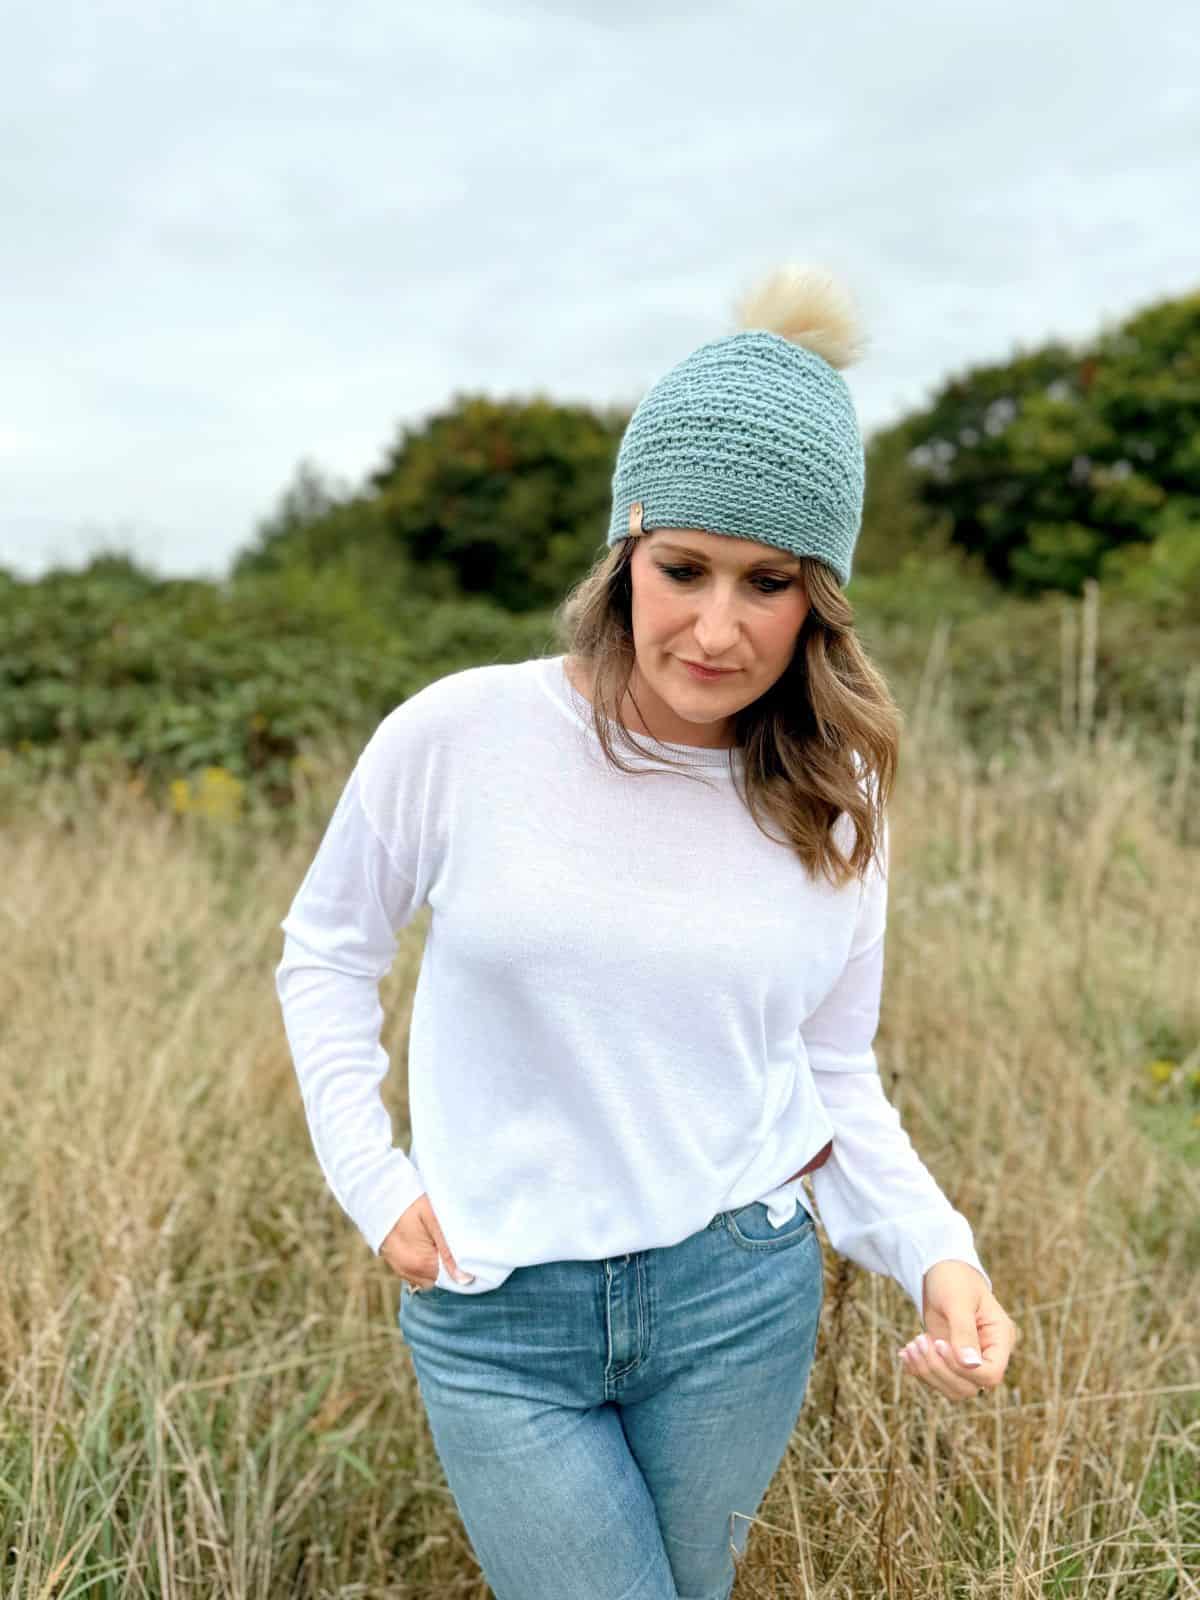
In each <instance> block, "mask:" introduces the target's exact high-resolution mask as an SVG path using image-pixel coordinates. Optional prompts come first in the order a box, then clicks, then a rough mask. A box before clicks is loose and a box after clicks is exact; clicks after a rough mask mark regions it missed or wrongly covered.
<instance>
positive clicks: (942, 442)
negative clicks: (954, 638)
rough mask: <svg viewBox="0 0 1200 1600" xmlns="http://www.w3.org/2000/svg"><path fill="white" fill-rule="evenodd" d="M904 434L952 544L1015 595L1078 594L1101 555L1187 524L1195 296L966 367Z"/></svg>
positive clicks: (1199, 459)
mask: <svg viewBox="0 0 1200 1600" xmlns="http://www.w3.org/2000/svg"><path fill="white" fill-rule="evenodd" d="M904 433H905V435H906V438H907V446H908V452H909V457H908V458H909V461H910V464H911V465H912V466H913V468H914V470H915V471H916V473H917V475H918V477H917V490H916V492H917V495H918V497H919V500H920V501H921V503H922V504H923V505H924V506H925V508H926V509H927V511H928V513H929V515H930V517H931V519H935V520H936V519H939V518H946V519H948V529H949V538H950V540H951V541H952V542H953V543H954V544H957V545H959V546H961V547H962V548H963V549H964V550H966V551H968V552H971V553H973V554H978V555H979V556H980V557H981V558H982V561H983V563H984V566H985V568H986V570H987V571H988V572H989V573H990V574H991V576H992V577H994V578H996V579H997V580H999V581H1000V582H1002V583H1004V584H1006V585H1008V586H1010V587H1012V588H1014V589H1016V590H1017V591H1020V592H1024V593H1028V594H1032V593H1035V592H1037V591H1039V590H1042V589H1060V590H1065V591H1068V592H1071V593H1078V592H1079V590H1080V588H1081V586H1082V583H1083V580H1084V579H1085V578H1088V577H1098V576H1099V575H1100V574H1101V573H1102V572H1103V571H1105V570H1106V565H1105V564H1106V560H1107V558H1108V557H1109V556H1110V555H1111V554H1112V553H1113V552H1114V551H1117V550H1120V549H1122V548H1123V547H1125V546H1130V545H1149V544H1152V543H1153V542H1154V541H1156V540H1157V539H1158V538H1160V537H1161V536H1163V535H1164V534H1166V533H1167V532H1168V530H1170V529H1174V530H1176V532H1175V533H1174V534H1172V537H1173V538H1178V532H1177V529H1178V526H1179V522H1180V519H1181V518H1182V519H1183V520H1184V522H1186V523H1188V524H1190V525H1191V526H1192V527H1195V526H1197V525H1200V293H1196V294H1191V295H1187V296H1184V297H1183V298H1181V299H1178V300H1171V301H1165V302H1162V303H1161V304H1157V305H1154V306H1151V307H1149V308H1148V309H1146V310H1143V311H1141V312H1139V313H1137V314H1136V315H1135V316H1133V317H1131V318H1129V319H1128V320H1127V321H1125V322H1124V323H1123V324H1121V325H1120V326H1118V327H1116V328H1114V329H1111V330H1109V331H1107V332H1105V333H1103V334H1102V335H1101V336H1100V337H1099V338H1098V339H1096V340H1095V341H1093V342H1092V343H1091V344H1090V345H1088V346H1086V347H1084V348H1082V349H1073V348H1072V347H1070V346H1068V345H1066V344H1063V343H1060V342H1057V341H1056V342H1051V343H1049V344H1047V345H1045V346H1044V347H1043V348H1042V349H1040V350H1037V351H1034V352H1032V353H1028V354H1021V355H1018V356H1017V357H1016V359H1014V360H1012V361H1010V362H1008V363H1005V364H1002V365H994V366H988V367H978V368H975V369H973V370H971V371H970V372H968V373H967V374H966V375H965V376H963V377H958V378H954V379H952V380H951V381H950V382H949V383H947V384H946V385H945V387H944V388H943V389H942V390H941V391H940V393H939V394H938V395H937V397H936V398H935V400H934V402H933V404H932V405H931V406H930V407H929V408H928V409H927V410H926V411H924V412H922V413H921V414H919V415H918V416H915V417H913V418H910V419H909V420H908V421H907V422H906V423H905V424H904ZM1107 570H1108V571H1109V572H1112V571H1114V570H1121V569H1117V568H1114V567H1112V566H1111V565H1109V567H1108V568H1107Z"/></svg>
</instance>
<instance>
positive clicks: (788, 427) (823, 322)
mask: <svg viewBox="0 0 1200 1600" xmlns="http://www.w3.org/2000/svg"><path fill="white" fill-rule="evenodd" d="M737 320H738V326H739V330H740V331H739V332H737V333H731V334H727V335H726V336H725V337H724V338H720V339H710V340H709V341H708V342H707V343H706V344H702V345H701V346H700V347H699V349H698V350H694V351H693V352H692V353H691V355H689V356H687V357H685V358H684V360H682V361H680V362H679V363H678V364H677V365H676V366H674V367H672V368H671V370H670V371H669V372H667V373H665V374H664V375H663V376H662V377H661V378H659V379H658V381H657V382H656V383H655V384H654V385H653V387H652V388H651V389H649V390H648V391H647V393H646V394H645V395H644V396H643V397H642V399H641V400H640V401H639V403H638V405H637V408H636V409H635V411H634V413H633V415H632V416H631V417H630V419H629V422H628V425H627V426H626V429H625V433H624V435H623V437H622V439H621V446H620V449H619V451H618V453H617V464H616V469H615V471H614V473H613V480H612V517H611V521H610V524H609V531H608V541H607V542H608V543H609V544H610V545H613V544H616V543H617V542H618V541H619V540H621V539H624V538H625V537H627V536H628V535H629V534H635V535H636V534H640V533H649V532H650V531H651V530H652V529H655V528H701V529H703V530H705V531H706V532H708V533H724V534H729V535H731V536H732V537H734V538H740V539H754V540H758V541H760V542H761V543H763V544H773V545H777V546H778V548H779V549H781V550H788V551H790V552H791V553H792V554H793V555H797V556H815V557H817V558H818V559H819V560H821V561H824V562H825V563H826V565H827V566H829V567H830V568H832V570H833V571H834V572H835V573H836V574H837V577H838V581H839V582H840V583H841V584H842V585H843V587H844V586H845V585H846V584H847V583H848V582H849V581H850V569H851V561H852V557H853V554H854V546H855V543H856V541H857V539H858V533H859V527H860V524H861V520H862V503H863V484H864V465H865V463H864V457H863V445H862V438H861V436H860V434H859V428H858V419H857V417H856V415H855V411H854V402H853V400H852V398H851V395H850V390H849V387H848V386H847V384H846V380H845V379H844V378H843V377H842V375H841V373H840V372H839V371H838V368H840V367H843V366H848V365H849V364H850V362H851V361H853V360H855V359H857V357H858V356H859V355H860V354H861V350H862V344H863V340H862V334H861V331H860V329H859V326H858V322H857V317H856V314H855V312H854V309H853V305H852V303H851V301H850V299H849V296H848V295H847V293H846V291H845V290H844V289H843V288H842V287H841V286H839V285H838V284H837V283H835V282H834V280H833V279H832V278H831V277H830V276H829V274H827V273H825V272H822V271H820V270H819V269H816V268H811V267H807V268H806V267H781V268H779V269H778V270H777V271H775V272H774V273H772V274H771V276H770V277H769V278H767V279H766V281H765V282H764V283H763V284H762V285H761V286H760V287H759V288H758V289H756V290H754V291H752V292H751V293H750V294H748V295H746V296H745V297H744V298H743V299H742V300H741V302H740V303H739V305H738V307H737Z"/></svg>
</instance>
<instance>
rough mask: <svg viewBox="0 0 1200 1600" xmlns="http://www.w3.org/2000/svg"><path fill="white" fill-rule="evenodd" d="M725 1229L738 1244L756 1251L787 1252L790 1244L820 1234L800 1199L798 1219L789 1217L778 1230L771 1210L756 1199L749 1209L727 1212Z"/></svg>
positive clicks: (797, 1205) (797, 1208)
mask: <svg viewBox="0 0 1200 1600" xmlns="http://www.w3.org/2000/svg"><path fill="white" fill-rule="evenodd" d="M725 1226H726V1228H727V1229H728V1230H729V1237H730V1238H731V1239H732V1240H733V1242H734V1243H735V1244H737V1245H740V1246H741V1247H742V1249H743V1250H753V1251H756V1252H757V1251H760V1250H783V1249H786V1247H787V1246H788V1245H790V1244H798V1243H799V1242H800V1240H801V1239H808V1238H811V1237H812V1235H813V1233H814V1232H815V1231H816V1224H815V1223H814V1221H813V1219H812V1217H811V1215H810V1214H809V1213H808V1212H807V1211H806V1210H805V1209H804V1207H803V1206H802V1205H801V1204H800V1202H799V1201H798V1200H797V1202H796V1214H795V1216H792V1217H789V1218H788V1220H787V1221H786V1222H785V1223H783V1224H782V1226H780V1227H778V1228H776V1227H774V1226H773V1225H772V1222H771V1218H770V1215H769V1213H768V1211H767V1207H766V1205H765V1204H764V1203H763V1201H761V1200H752V1201H751V1202H750V1204H749V1205H748V1206H739V1207H738V1209H737V1210H736V1211H727V1212H726V1213H725Z"/></svg>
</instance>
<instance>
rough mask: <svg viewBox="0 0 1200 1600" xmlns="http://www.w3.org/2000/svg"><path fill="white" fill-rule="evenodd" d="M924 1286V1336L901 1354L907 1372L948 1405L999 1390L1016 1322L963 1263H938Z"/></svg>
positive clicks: (910, 1343) (974, 1272) (1015, 1334)
mask: <svg viewBox="0 0 1200 1600" xmlns="http://www.w3.org/2000/svg"><path fill="white" fill-rule="evenodd" d="M923 1286H924V1300H925V1332H924V1333H922V1334H918V1336H917V1337H916V1338H915V1339H913V1340H911V1341H910V1342H909V1343H908V1344H907V1345H905V1347H904V1349H903V1350H902V1351H901V1352H900V1358H901V1361H902V1362H903V1365H904V1368H905V1371H907V1372H911V1373H912V1374H913V1376H914V1377H916V1378H920V1380H921V1382H922V1383H927V1384H928V1385H929V1387H930V1388H931V1389H936V1390H937V1391H938V1393H939V1394H944V1395H945V1396H946V1397H947V1399H950V1400H964V1399H966V1398H967V1397H968V1396H970V1395H974V1394H979V1393H981V1392H982V1391H983V1390H985V1389H995V1388H996V1387H997V1386H998V1385H999V1384H1000V1383H1001V1382H1002V1381H1003V1378H1004V1373H1005V1369H1006V1368H1007V1366H1008V1358H1009V1356H1010V1355H1011V1354H1012V1350H1013V1346H1014V1345H1015V1344H1016V1342H1017V1339H1018V1338H1019V1337H1020V1334H1019V1330H1018V1329H1017V1326H1016V1324H1015V1323H1014V1322H1013V1320H1012V1318H1011V1317H1010V1316H1009V1315H1008V1313H1007V1312H1006V1311H1005V1309H1004V1307H1003V1306H1002V1305H1001V1304H1000V1302H999V1300H997V1299H996V1297H995V1295H994V1294H993V1293H992V1292H991V1290H990V1289H989V1288H988V1286H987V1284H986V1283H985V1282H984V1280H983V1278H982V1277H981V1276H980V1275H979V1273H978V1272H976V1270H975V1268H974V1267H972V1266H968V1264H967V1263H966V1262H965V1261H939V1262H937V1263H936V1264H935V1265H934V1266H932V1267H930V1268H929V1269H928V1271H927V1272H926V1273H925V1278H924V1285H923ZM964 1357H966V1359H965V1360H964V1359H963V1358H964ZM972 1358H975V1359H972Z"/></svg>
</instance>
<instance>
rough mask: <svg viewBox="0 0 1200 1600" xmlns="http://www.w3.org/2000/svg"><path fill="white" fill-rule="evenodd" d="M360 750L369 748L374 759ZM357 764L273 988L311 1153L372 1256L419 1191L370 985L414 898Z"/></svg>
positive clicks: (387, 965)
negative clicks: (384, 1090)
mask: <svg viewBox="0 0 1200 1600" xmlns="http://www.w3.org/2000/svg"><path fill="white" fill-rule="evenodd" d="M373 748H374V747H373V746H369V747H368V749H369V750H371V749H373ZM364 782H365V779H364V775H363V762H362V759H361V758H360V761H359V763H358V765H356V767H355V769H354V771H353V773H352V774H351V776H350V779H349V782H348V783H347V784H346V787H345V789H344V790H343V791H342V795H341V798H340V800H339V801H338V804H337V808H336V809H335V811H334V813H333V816H332V818H331V819H330V822H329V825H328V828H327V829H326V831H325V835H324V837H323V839H322V840H321V844H320V847H319V848H318V850H317V853H316V855H315V857H314V858H313V861H312V864H311V865H310V867H309V869H308V872H307V873H306V875H305V877H304V881H303V882H302V883H301V885H300V888H299V890H298V891H297V893H296V897H295V899H294V900H293V902H292V905H291V909H290V910H289V911H288V913H287V915H286V917H285V918H284V920H283V922H282V923H281V924H280V926H281V927H282V929H283V931H284V934H285V939H284V946H283V959H282V960H281V961H280V963H279V966H278V967H277V968H276V971H275V987H276V992H277V994H278V996H279V1003H280V1006H281V1008H282V1011H283V1021H284V1027H285V1029H286V1032H287V1037H288V1043H289V1045H290V1047H291V1052H292V1059H293V1061H294V1063H295V1068H296V1075H297V1077H298V1079H299V1083H300V1094H301V1098H302V1100H303V1103H304V1112H305V1116H306V1117H307V1119H308V1128H309V1133H310V1135H311V1138H312V1143H313V1148H314V1150H315V1152H316V1156H317V1160H318V1162H319V1163H320V1166H321V1170H322V1172H323V1173H324V1175H325V1179H326V1182H327V1183H328V1185H329V1187H330V1189H331V1190H332V1192H333V1195H334V1197H335V1198H336V1200H337V1202H338V1204H339V1205H340V1206H341V1207H342V1209H343V1210H344V1211H345V1212H346V1214H347V1215H348V1216H349V1217H350V1219H351V1220H352V1221H353V1222H354V1223H355V1225H356V1226H357V1227H358V1229H359V1231H360V1233H362V1235H363V1237H364V1238H365V1239H366V1241H367V1243H368V1244H369V1245H370V1246H371V1249H372V1250H374V1251H376V1252H378V1250H379V1247H380V1245H381V1244H382V1243H383V1241H384V1240H385V1239H386V1237H387V1235H388V1234H389V1233H390V1232H391V1230H392V1227H393V1226H394V1225H395V1223H396V1222H397V1221H398V1219H399V1218H400V1216H401V1215H402V1214H403V1212H404V1211H406V1210H407V1209H408V1207H409V1206H410V1205H411V1204H412V1203H413V1201H414V1200H416V1199H417V1198H418V1197H419V1196H420V1195H421V1194H423V1193H424V1190H425V1185H424V1183H423V1182H422V1181H421V1178H420V1176H419V1175H418V1173H417V1170H416V1168H415V1167H414V1166H413V1164H412V1162H411V1161H410V1160H409V1158H408V1156H407V1155H406V1154H405V1153H404V1151H403V1150H400V1149H398V1148H396V1147H394V1146H393V1144H392V1124H391V1118H390V1117H389V1115H388V1111H387V1107H386V1106H385V1105H384V1103H383V1099H382V1097H381V1095H380V1092H379V1091H380V1085H381V1083H382V1082H383V1079H384V1077H385V1076H386V1075H387V1070H388V1056H387V1052H386V1051H385V1050H384V1048H383V1046H382V1044H381V1043H380V1030H381V1027H382V1024H383V1009H382V1006H381V1004H380V1000H379V980H380V979H381V978H383V977H384V976H385V975H386V974H387V973H388V972H389V971H390V969H391V966H392V962H393V960H394V958H395V954H396V949H397V941H396V937H395V935H396V932H397V931H398V930H399V929H401V928H402V927H404V926H405V924H406V923H408V922H410V921H411V920H412V918H413V917H414V916H415V915H416V913H417V911H418V909H419V908H420V904H421V902H422V901H423V899H424V895H423V894H422V893H420V892H418V889H417V886H416V884H415V883H414V881H413V880H414V877H419V876H423V874H418V873H417V872H416V871H415V870H414V872H413V873H411V874H409V873H406V872H404V871H403V870H402V869H401V867H400V865H398V863H397V862H396V861H395V860H394V859H393V858H392V855H391V854H390V853H389V851H388V849H387V847H386V846H385V844H384V842H383V839H382V838H381V837H380V835H379V833H378V832H377V831H376V828H375V827H374V826H373V825H372V823H371V821H370V820H369V818H368V815H367V813H366V811H365V810H364V806H363V798H362V792H361V791H362V785H363V783H364Z"/></svg>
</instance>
